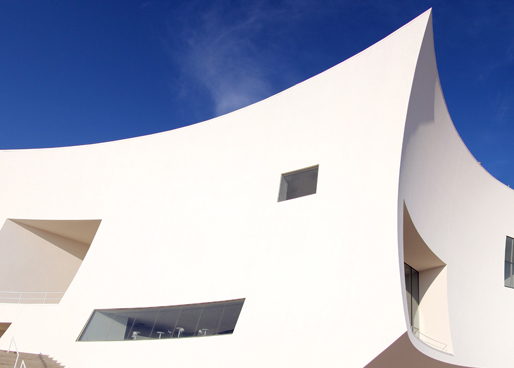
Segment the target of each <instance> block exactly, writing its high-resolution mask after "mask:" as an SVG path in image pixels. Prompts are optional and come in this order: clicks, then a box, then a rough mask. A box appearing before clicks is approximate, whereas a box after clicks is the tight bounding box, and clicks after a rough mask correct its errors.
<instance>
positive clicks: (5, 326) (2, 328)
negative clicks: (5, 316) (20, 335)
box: [0, 322, 11, 339]
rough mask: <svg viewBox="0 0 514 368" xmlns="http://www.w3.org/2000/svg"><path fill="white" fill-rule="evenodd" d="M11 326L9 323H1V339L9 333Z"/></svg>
mask: <svg viewBox="0 0 514 368" xmlns="http://www.w3.org/2000/svg"><path fill="white" fill-rule="evenodd" d="M9 326H11V324H10V323H8V322H0V339H1V338H2V336H3V335H4V333H5V331H7V329H8V328H9Z"/></svg>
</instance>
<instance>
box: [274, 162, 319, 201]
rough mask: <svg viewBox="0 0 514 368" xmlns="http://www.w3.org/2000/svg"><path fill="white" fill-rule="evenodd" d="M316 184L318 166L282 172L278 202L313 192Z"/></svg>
mask: <svg viewBox="0 0 514 368" xmlns="http://www.w3.org/2000/svg"><path fill="white" fill-rule="evenodd" d="M317 185H318V166H316V167H311V168H308V169H305V170H301V171H295V172H292V173H290V174H283V175H282V180H281V182H280V193H279V198H278V200H279V202H280V201H283V200H287V199H293V198H298V197H303V196H306V195H310V194H315V193H316V189H317Z"/></svg>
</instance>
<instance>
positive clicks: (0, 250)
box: [0, 219, 101, 304]
mask: <svg viewBox="0 0 514 368" xmlns="http://www.w3.org/2000/svg"><path fill="white" fill-rule="evenodd" d="M100 222H101V220H24V219H7V220H6V221H5V223H4V225H3V227H2V229H1V230H0V303H25V304H43V303H53V304H55V303H59V302H60V300H61V298H62V297H63V295H64V293H65V292H66V290H67V289H68V286H69V285H70V284H71V282H72V281H73V278H74V277H75V275H76V273H77V271H78V270H79V268H80V266H81V264H82V261H83V260H84V258H85V257H86V254H87V252H88V250H89V247H90V245H91V243H92V242H93V239H94V237H95V235H96V232H97V230H98V227H99V226H100Z"/></svg>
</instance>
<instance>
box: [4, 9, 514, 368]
mask: <svg viewBox="0 0 514 368" xmlns="http://www.w3.org/2000/svg"><path fill="white" fill-rule="evenodd" d="M313 167H316V168H318V171H317V186H316V189H315V194H310V195H305V196H302V197H299V198H294V199H290V200H280V201H279V200H278V199H279V196H282V197H283V196H286V197H287V195H285V194H283V193H282V192H280V187H281V185H284V184H283V183H284V179H283V176H282V174H284V173H290V172H294V171H296V170H301V169H305V168H313ZM0 173H1V176H0V193H1V196H0V222H1V225H0V226H2V228H1V230H0V264H1V267H0V333H2V326H4V327H3V329H4V330H5V332H4V333H3V335H2V336H1V338H0V349H4V350H7V348H8V346H9V343H10V341H11V338H12V337H14V338H15V341H16V344H17V346H18V348H19V349H20V351H26V352H34V353H39V352H42V353H44V354H49V355H51V356H53V357H55V358H56V359H57V360H59V361H60V362H62V363H63V364H64V365H66V366H67V367H69V368H85V367H97V368H102V367H138V368H140V367H155V366H174V365H178V366H185V365H188V364H198V365H208V366H210V367H242V366H243V367H311V366H321V367H324V366H334V365H336V366H341V367H356V368H357V367H366V366H367V367H369V368H374V367H450V366H454V365H457V366H465V367H512V358H511V354H510V346H511V339H510V336H511V334H512V330H513V329H514V320H513V319H512V317H511V315H512V311H511V309H512V306H513V305H514V290H512V289H511V288H506V287H505V286H504V261H505V239H506V236H514V211H513V210H512V209H513V208H514V195H513V193H512V190H511V189H510V188H508V187H506V186H505V185H503V184H501V183H500V182H498V181H497V180H496V179H494V178H493V177H492V176H491V175H490V174H489V173H487V172H486V171H485V170H484V169H483V168H482V167H481V165H480V164H479V163H478V162H477V161H476V160H475V158H474V157H473V156H472V155H471V154H470V152H469V151H468V150H467V148H466V146H465V145H464V143H463V142H462V140H461V139H460V137H459V135H458V133H457V132H456V130H455V128H454V126H453V123H452V121H451V119H450V116H449V113H448V111H447V108H446V105H445V102H444V98H443V94H442V91H441V87H440V83H439V77H438V73H437V66H436V60H435V53H434V47H433V35H432V20H431V11H427V12H426V13H424V14H422V15H421V16H419V17H418V18H416V19H415V20H413V21H412V22H410V23H409V24H407V25H405V26H404V27H402V28H401V29H399V30H398V31H396V32H394V33H393V34H391V35H390V36H388V37H386V38H385V39H384V40H382V41H380V42H378V43H377V44H375V45H373V46H371V47H370V48H368V49H366V50H364V51H363V52H361V53H359V54H357V55H356V56H354V57H352V58H350V59H348V60H346V61H345V62H343V63H341V64H339V65H337V66H335V67H333V68H331V69H329V70H327V71H325V72H323V73H321V74H319V75H317V76H315V77H313V78H311V79H309V80H307V81H305V82H303V83H300V84H298V85H296V86H294V87H292V88H290V89H288V90H286V91H284V92H282V93H279V94H277V95H275V96H273V97H270V98H268V99H266V100H264V101H261V102H259V103H256V104H254V105H251V106H248V107H246V108H243V109H241V110H238V111H235V112H233V113H230V114H227V115H224V116H221V117H218V118H215V119H212V120H209V121H206V122H203V123H199V124H196V125H192V126H189V127H185V128H181V129H177V130H173V131H169V132H164V133H159V134H154V135H149V136H143V137H138V138H133V139H127V140H122V141H115V142H108V143H101V144H94V145H86V146H77V147H64V148H52V149H33V150H8V151H0ZM279 192H280V194H279ZM282 197H280V198H281V199H286V198H285V197H284V198H282ZM404 262H405V263H407V264H409V265H410V266H411V267H413V268H414V269H416V270H417V271H419V308H418V310H417V311H416V316H417V317H416V318H417V322H416V326H415V328H412V327H411V322H412V321H411V320H410V318H409V312H408V310H409V308H410V307H409V304H408V300H407V299H408V297H409V295H408V294H407V292H406V291H405V290H406V281H405V280H406V278H405V275H404ZM46 292H51V293H50V294H44V293H46ZM36 293H38V294H36ZM43 295H45V296H46V299H47V300H46V299H45V296H43ZM16 298H17V299H18V300H17V301H16V300H15V299H16ZM235 299H244V306H243V307H242V310H241V313H240V315H239V319H238V320H237V326H236V328H235V329H234V333H233V334H227V335H224V336H207V337H201V338H169V339H150V340H138V341H133V340H134V339H132V338H131V339H129V340H126V341H77V340H78V339H79V336H80V335H81V333H82V332H83V330H84V328H85V326H86V323H87V322H88V320H89V318H90V316H91V315H92V313H93V311H95V310H103V309H120V308H151V307H160V306H180V305H189V304H196V303H207V302H218V301H226V300H235ZM13 301H15V302H13ZM159 337H160V336H159Z"/></svg>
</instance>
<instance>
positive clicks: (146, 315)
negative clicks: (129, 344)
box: [131, 308, 159, 340]
mask: <svg viewBox="0 0 514 368" xmlns="http://www.w3.org/2000/svg"><path fill="white" fill-rule="evenodd" d="M158 314H159V308H148V309H141V310H139V312H138V314H137V316H136V320H135V321H134V327H133V328H132V333H131V337H132V338H133V339H134V340H148V339H149V338H150V337H151V335H152V331H153V326H154V324H155V320H156V319H157V315H158Z"/></svg>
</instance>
